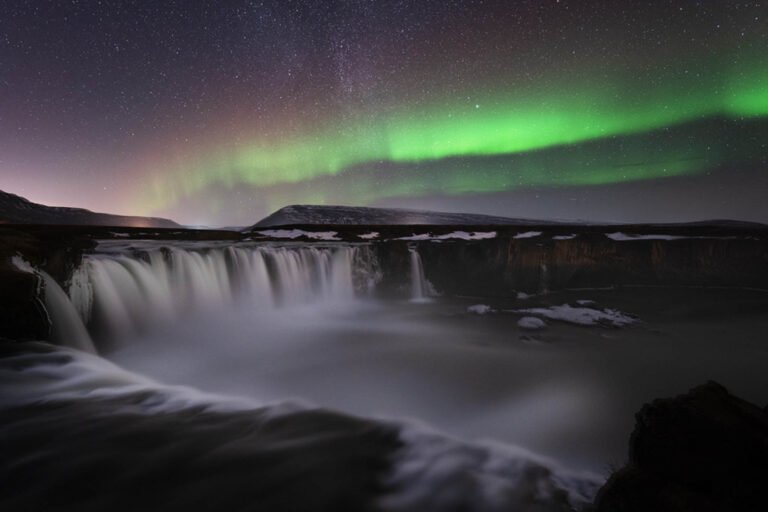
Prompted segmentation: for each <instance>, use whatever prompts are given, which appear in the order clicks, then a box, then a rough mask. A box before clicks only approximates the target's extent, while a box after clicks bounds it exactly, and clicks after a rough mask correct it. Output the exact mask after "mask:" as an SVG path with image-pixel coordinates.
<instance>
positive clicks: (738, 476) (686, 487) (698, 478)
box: [596, 382, 768, 512]
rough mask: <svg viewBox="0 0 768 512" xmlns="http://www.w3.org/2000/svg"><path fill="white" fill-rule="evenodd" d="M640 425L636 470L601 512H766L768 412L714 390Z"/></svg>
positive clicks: (677, 401) (653, 411) (671, 403)
mask: <svg viewBox="0 0 768 512" xmlns="http://www.w3.org/2000/svg"><path fill="white" fill-rule="evenodd" d="M636 420H637V423H636V426H635V430H634V432H633V433H632V436H631V438H630V450H629V463H628V464H627V466H625V467H624V468H623V469H621V470H619V471H618V472H616V473H615V474H614V475H613V476H612V477H611V478H610V479H609V480H608V482H607V483H606V484H605V486H604V487H603V488H602V489H601V490H600V492H599V493H598V496H597V500H596V510H597V511H598V512H634V511H638V512H640V511H643V512H646V511H651V510H652V511H655V512H665V511H675V512H680V511H697V512H707V511H713V512H714V511H717V512H720V511H722V512H725V511H729V512H730V511H736V510H738V511H741V512H750V511H758V510H760V511H762V510H766V503H765V496H764V494H765V490H766V489H768V413H767V412H766V411H765V410H763V409H761V408H760V407H758V406H756V405H753V404H751V403H749V402H746V401H744V400H741V399H740V398H737V397H735V396H733V395H731V394H730V393H729V392H728V391H727V390H726V389H725V388H724V387H723V386H721V385H719V384H717V383H715V382H708V383H707V384H704V385H703V386H699V387H697V388H694V389H692V390H691V391H689V392H688V393H687V394H684V395H681V396H678V397H675V398H668V399H658V400H655V401H654V402H652V403H651V404H647V405H645V406H643V408H642V409H641V410H640V412H639V413H638V414H637V415H636Z"/></svg>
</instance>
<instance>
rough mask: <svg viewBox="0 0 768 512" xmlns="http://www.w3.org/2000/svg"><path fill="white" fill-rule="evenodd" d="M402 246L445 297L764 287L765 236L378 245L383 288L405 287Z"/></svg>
mask: <svg viewBox="0 0 768 512" xmlns="http://www.w3.org/2000/svg"><path fill="white" fill-rule="evenodd" d="M409 247H411V248H414V247H415V248H416V250H418V252H419V255H420V257H421V259H422V262H423V265H424V272H425V274H426V277H427V279H428V280H429V281H430V282H431V283H432V284H433V285H434V287H435V288H436V289H437V290H438V291H440V292H441V293H445V294H449V295H477V296H506V295H509V294H510V293H512V292H513V291H515V290H517V291H524V292H528V293H537V292H542V291H546V290H558V289H564V288H599V287H620V286H658V285H664V286H726V287H752V288H764V289H768V240H767V239H762V238H757V237H738V238H714V237H713V238H683V239H677V240H643V239H638V240H631V241H615V240H611V239H610V238H608V237H606V236H605V235H604V234H602V233H586V234H582V235H579V236H578V237H575V238H573V239H570V240H554V239H552V237H548V236H539V237H533V238H526V239H514V238H513V237H501V236H500V237H499V238H496V239H492V240H480V241H469V242H467V241H450V242H449V241H443V242H441V243H434V242H428V241H427V242H410V243H409V242H390V243H382V244H378V245H377V246H376V251H377V254H378V255H379V261H380V264H381V266H382V268H384V269H386V270H387V271H386V272H385V281H387V280H389V282H385V287H389V288H393V287H397V286H405V285H407V280H408V276H409V275H410V256H409ZM398 276H399V277H400V280H399V282H394V281H392V280H394V279H396V278H397V277H398Z"/></svg>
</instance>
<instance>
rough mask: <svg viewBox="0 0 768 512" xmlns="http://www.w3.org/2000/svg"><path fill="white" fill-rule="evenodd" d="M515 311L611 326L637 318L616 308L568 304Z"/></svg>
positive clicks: (626, 323) (621, 324)
mask: <svg viewBox="0 0 768 512" xmlns="http://www.w3.org/2000/svg"><path fill="white" fill-rule="evenodd" d="M513 312H514V313H524V314H528V315H539V316H543V317H544V318H549V319H550V320H560V321H562V322H568V323H571V324H577V325H603V326H611V327H624V326H627V325H631V324H633V323H635V322H637V320H636V319H635V318H633V317H631V316H629V315H626V314H624V313H622V312H621V311H618V310H615V309H603V310H599V309H593V308H585V307H578V308H575V307H573V306H570V305H568V304H563V305H561V306H551V307H549V308H529V309H517V310H513Z"/></svg>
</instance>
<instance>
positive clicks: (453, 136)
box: [142, 59, 768, 212]
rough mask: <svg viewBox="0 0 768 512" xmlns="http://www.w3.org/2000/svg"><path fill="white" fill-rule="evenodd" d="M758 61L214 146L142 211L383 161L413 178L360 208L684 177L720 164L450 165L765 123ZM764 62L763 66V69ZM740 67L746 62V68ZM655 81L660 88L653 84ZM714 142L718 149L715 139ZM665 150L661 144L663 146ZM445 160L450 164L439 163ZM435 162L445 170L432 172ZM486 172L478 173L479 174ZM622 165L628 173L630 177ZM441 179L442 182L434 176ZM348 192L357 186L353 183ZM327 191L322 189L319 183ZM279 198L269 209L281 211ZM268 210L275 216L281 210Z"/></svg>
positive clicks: (683, 155)
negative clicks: (718, 71)
mask: <svg viewBox="0 0 768 512" xmlns="http://www.w3.org/2000/svg"><path fill="white" fill-rule="evenodd" d="M761 61H762V59H759V60H758V61H757V62H752V63H751V64H752V66H751V68H750V69H751V70H752V71H751V72H749V73H746V72H742V73H734V74H732V75H731V76H729V77H728V78H729V79H728V80H715V79H710V80H706V79H701V78H698V77H693V76H687V75H686V77H685V78H679V77H677V78H674V79H673V78H671V77H663V78H662V79H660V80H658V81H657V82H654V83H640V82H638V83H633V84H631V86H629V87H627V86H625V85H623V82H626V81H615V82H613V83H600V84H581V85H580V86H572V87H568V88H567V89H565V90H562V91H557V90H554V91H550V90H547V89H546V88H541V89H539V90H517V91H515V92H514V93H512V94H502V93H497V94H491V95H487V96H485V97H482V98H481V97H479V96H474V97H473V98H472V100H471V101H468V100H467V99H466V97H465V98H462V99H461V100H459V99H455V98H454V99H452V100H446V101H443V102H440V103H436V104H433V105H427V106H420V107H419V106H412V108H409V109H402V110H400V111H397V112H394V113H391V114H381V115H378V116H374V117H375V118H374V119H370V118H368V119H366V120H364V121H360V120H356V121H354V122H337V123H329V124H328V125H327V128H326V129H324V130H321V131H317V132H315V133H309V134H303V135H300V136H292V137H286V138H284V139H281V140H280V142H277V143H270V142H265V141H255V142H253V143H251V144H248V145H243V146H238V147H224V148H217V149H214V150H211V151H206V152H204V154H200V155H198V156H196V157H192V158H188V159H185V160H183V161H182V162H181V163H177V164H176V165H173V166H170V168H169V167H168V166H165V167H164V168H163V170H164V171H170V172H155V170H154V169H153V170H152V171H153V172H151V175H152V176H153V177H154V178H153V180H152V189H151V191H149V194H146V193H145V194H142V195H143V196H144V197H145V201H144V206H145V210H146V211H148V212H154V211H157V210H159V209H161V208H164V207H167V206H169V205H172V204H175V203H177V202H178V201H180V200H181V199H183V198H186V197H191V196H193V195H195V194H199V193H201V192H203V191H204V190H205V189H206V188H207V187H209V186H211V185H217V186H223V187H235V186H237V185H239V184H246V185H249V186H251V187H258V188H265V189H271V190H273V191H276V190H278V189H280V188H281V187H282V190H286V189H285V186H286V185H291V184H294V185H297V184H300V183H304V182H307V183H310V182H312V180H317V179H319V178H322V177H329V176H330V177H332V176H336V175H340V174H344V175H348V174H349V172H351V171H352V170H354V169H358V168H364V167H366V166H369V167H370V166H376V165H377V164H380V163H382V162H389V163H393V164H399V165H401V167H403V168H407V169H409V172H408V173H406V174H405V175H403V176H402V179H401V180H400V181H399V182H397V183H386V184H384V183H381V182H378V180H369V181H371V182H374V183H375V182H378V186H372V187H368V186H360V187H359V189H360V190H358V191H357V192H358V193H360V194H361V196H360V197H359V198H357V200H358V201H359V202H360V203H361V204H364V203H366V202H370V201H372V200H375V199H377V198H382V197H392V196H396V195H417V194H420V193H424V192H427V191H435V189H436V188H440V190H439V192H442V193H446V194H457V193H466V192H485V191H500V190H510V189H514V188H520V187H531V186H563V185H595V184H607V183H617V182H622V181H636V180H645V179H653V178H659V177H665V176H672V175H682V174H691V173H696V172H701V171H702V170H706V169H709V168H711V167H712V166H713V165H718V164H721V163H722V162H720V161H719V159H717V158H716V160H718V161H712V158H713V156H712V155H703V154H701V152H700V151H699V148H694V149H692V148H683V147H681V146H680V145H679V144H678V145H676V147H674V148H672V149H671V150H670V151H667V154H665V155H664V156H663V158H662V159H660V160H658V161H657V162H656V163H655V164H647V165H642V166H635V167H632V164H631V160H632V159H631V158H630V159H629V162H622V161H620V160H621V159H620V158H612V159H611V162H610V164H609V165H606V166H603V167H602V168H597V167H594V166H593V167H590V166H584V165H582V164H580V163H579V162H578V159H579V158H581V157H580V156H579V155H578V154H575V155H572V158H573V159H572V160H569V161H567V162H560V165H561V166H560V167H559V168H558V169H557V170H552V169H546V168H544V167H542V165H541V164H537V165H527V164H526V162H525V159H522V161H521V162H517V164H516V165H515V166H514V167H507V168H498V166H497V167H495V169H494V172H483V169H482V168H477V169H475V168H472V167H468V166H467V165H466V162H465V164H464V166H463V167H462V171H461V172H456V171H455V170H452V169H450V167H451V165H452V164H451V163H450V162H447V161H449V160H450V159H452V158H457V157H461V158H466V157H479V158H480V159H481V160H482V158H483V157H489V156H498V155H521V154H526V153H535V152H537V151H541V150H544V149H547V148H556V147H561V146H572V145H578V144H583V143H586V142H590V141H599V140H611V139H612V138H616V137H625V136H628V135H633V134H642V133H646V132H651V131H653V130H659V129H662V128H666V127H674V126H677V125H681V124H683V123H691V122H697V121H701V120H706V119H720V118H722V119H726V120H728V119H729V120H745V119H746V120H749V119H755V118H761V117H765V116H767V115H768V70H767V69H766V66H763V65H762V62H761ZM758 64H759V65H758ZM745 67H746V66H745ZM657 83H658V84H660V85H658V84H657ZM714 143H715V144H717V141H715V142H714ZM662 144H663V141H662ZM446 162H447V163H446ZM420 165H426V166H428V167H429V168H430V169H431V170H432V171H431V172H428V173H423V176H429V178H428V181H429V182H433V183H434V184H433V185H429V184H428V183H421V181H420V180H421V179H422V178H420V176H419V171H418V168H419V166H420ZM435 166H437V167H440V166H442V167H443V168H444V171H437V172H436V171H435V169H436V167H435ZM480 167H482V165H481V166H480ZM628 169H629V171H628ZM440 172H444V176H442V177H440ZM352 188H354V187H352ZM321 189H322V187H321ZM296 192H297V194H294V195H293V196H291V195H290V194H285V196H286V199H287V201H285V202H296V200H297V196H298V198H301V199H302V202H313V203H324V202H327V200H328V199H329V197H328V194H324V193H323V192H322V191H321V190H320V189H318V190H311V189H307V188H306V187H296ZM283 195H284V194H276V195H275V196H273V199H271V200H270V201H269V202H270V203H279V201H281V200H282V199H280V198H281V197H282V196H283ZM282 204H284V203H281V204H270V208H273V207H277V206H282Z"/></svg>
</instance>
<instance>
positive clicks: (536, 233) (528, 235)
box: [512, 231, 541, 239]
mask: <svg viewBox="0 0 768 512" xmlns="http://www.w3.org/2000/svg"><path fill="white" fill-rule="evenodd" d="M540 235H541V231H526V232H525V233H518V234H516V235H515V236H513V237H512V238H515V239H521V238H535V237H537V236H540Z"/></svg>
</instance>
